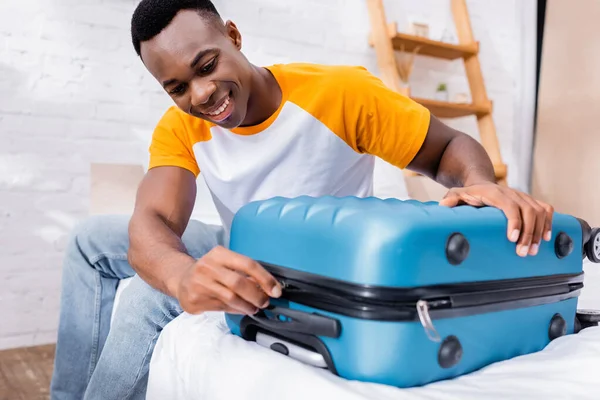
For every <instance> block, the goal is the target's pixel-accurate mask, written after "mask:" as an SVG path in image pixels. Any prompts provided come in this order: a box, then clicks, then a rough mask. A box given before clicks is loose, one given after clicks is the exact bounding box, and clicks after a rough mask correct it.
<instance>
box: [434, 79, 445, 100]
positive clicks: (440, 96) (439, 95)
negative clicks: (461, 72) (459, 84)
mask: <svg viewBox="0 0 600 400" xmlns="http://www.w3.org/2000/svg"><path fill="white" fill-rule="evenodd" d="M435 99H436V100H439V101H448V87H447V86H446V84H445V83H440V84H439V85H438V87H437V90H436V91H435Z"/></svg>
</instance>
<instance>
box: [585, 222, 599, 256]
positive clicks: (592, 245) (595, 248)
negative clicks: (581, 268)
mask: <svg viewBox="0 0 600 400" xmlns="http://www.w3.org/2000/svg"><path fill="white" fill-rule="evenodd" d="M585 254H586V256H587V258H588V260H590V261H591V262H593V263H600V228H594V229H592V233H591V235H590V238H589V240H588V241H587V243H586V244H585Z"/></svg>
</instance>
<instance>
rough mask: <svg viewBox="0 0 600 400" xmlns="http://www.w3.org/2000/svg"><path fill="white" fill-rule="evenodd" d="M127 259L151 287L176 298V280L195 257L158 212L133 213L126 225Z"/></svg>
mask: <svg viewBox="0 0 600 400" xmlns="http://www.w3.org/2000/svg"><path fill="white" fill-rule="evenodd" d="M129 240H130V243H129V252H128V259H129V263H130V264H131V266H132V267H133V269H134V270H135V271H136V272H137V273H138V275H140V277H141V278H142V279H143V280H145V281H146V282H147V283H148V284H149V285H150V286H152V287H154V288H156V289H157V290H160V291H161V292H163V293H166V294H167V295H169V296H171V297H176V292H177V282H178V281H179V280H178V279H177V277H178V276H180V274H181V273H183V272H184V268H185V267H186V266H190V265H191V264H193V263H194V262H195V261H196V260H195V259H194V258H193V257H191V256H190V255H188V254H187V252H186V249H185V246H184V245H183V242H182V241H181V239H180V238H179V236H177V234H176V233H175V232H174V231H173V230H172V229H171V228H170V227H169V226H168V225H167V222H166V221H165V220H164V219H163V218H161V217H160V216H159V215H157V214H151V213H147V214H134V216H133V217H132V219H131V222H130V224H129Z"/></svg>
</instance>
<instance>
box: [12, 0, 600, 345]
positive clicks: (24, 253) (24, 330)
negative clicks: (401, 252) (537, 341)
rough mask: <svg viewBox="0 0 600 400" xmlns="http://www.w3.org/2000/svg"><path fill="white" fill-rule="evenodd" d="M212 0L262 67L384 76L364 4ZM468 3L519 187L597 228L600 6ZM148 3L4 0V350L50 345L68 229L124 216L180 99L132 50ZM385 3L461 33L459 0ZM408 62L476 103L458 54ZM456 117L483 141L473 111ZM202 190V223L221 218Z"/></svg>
mask: <svg viewBox="0 0 600 400" xmlns="http://www.w3.org/2000/svg"><path fill="white" fill-rule="evenodd" d="M214 3H215V5H216V6H217V8H218V10H219V12H220V13H221V15H222V17H223V18H224V19H231V20H232V21H234V22H235V23H236V24H237V26H238V28H239V29H240V31H241V33H242V39H243V49H242V50H243V52H244V53H245V54H246V56H247V57H248V58H249V59H250V60H251V61H252V62H253V63H254V64H257V65H268V64H273V63H286V62H297V61H300V62H314V63H324V64H352V65H363V66H365V67H366V68H368V69H369V70H370V71H371V72H373V73H374V74H376V75H380V72H381V70H380V64H378V56H377V51H376V49H375V48H374V47H373V46H371V45H370V44H369V34H370V32H371V31H372V26H371V22H370V18H369V13H368V9H367V1H366V0H215V1H214ZM466 3H467V5H468V13H469V14H468V16H469V20H470V25H471V28H472V32H473V36H474V39H475V40H476V41H477V42H479V48H478V60H479V64H480V67H481V73H482V76H483V82H484V85H485V91H486V94H487V97H488V98H489V100H490V101H491V106H492V109H491V110H492V111H491V116H492V118H493V123H494V127H495V133H496V137H497V141H498V150H499V153H500V154H501V157H502V162H503V163H504V164H505V165H506V167H507V176H506V181H507V183H508V184H509V185H511V186H513V187H516V188H519V189H521V190H523V191H528V192H533V194H534V195H536V196H538V197H540V198H541V199H543V200H545V201H548V202H551V203H553V204H554V205H555V206H556V208H557V210H558V211H563V212H570V213H574V214H577V215H579V216H581V217H584V218H587V219H589V220H590V222H592V223H595V224H596V225H598V224H600V211H599V203H600V202H599V200H600V191H599V189H598V187H597V182H598V180H597V177H596V176H597V174H598V173H599V172H600V162H599V161H598V156H597V153H598V151H600V139H599V137H600V135H599V133H598V128H597V126H598V125H597V123H596V120H595V119H596V115H597V113H598V110H600V94H599V93H600V75H599V74H598V73H597V71H598V70H599V69H600V41H598V37H599V36H598V34H599V33H600V28H599V26H600V25H598V24H597V21H598V20H600V2H597V1H594V0H578V1H577V2H564V1H560V0H554V1H552V0H550V1H548V2H546V1H537V0H502V1H500V0H471V1H467V2H466ZM136 4H137V1H135V0H18V1H17V0H2V1H0V285H1V290H0V309H1V310H2V316H1V320H0V321H1V322H0V349H9V348H16V347H24V346H33V345H38V344H46V343H53V342H54V340H55V335H56V327H57V317H58V306H59V294H60V273H61V262H62V253H63V249H64V246H65V242H66V238H67V235H68V233H69V230H70V229H71V228H72V227H73V226H74V224H75V223H76V222H77V221H79V220H81V219H82V218H85V217H86V216H87V215H89V214H91V213H94V212H104V211H107V210H108V211H112V210H120V211H123V212H127V210H128V207H130V205H131V203H130V199H131V194H132V192H134V191H135V184H136V182H137V179H139V174H141V173H143V170H144V169H145V165H146V163H147V147H148V144H149V141H150V136H151V134H152V130H153V128H154V125H155V123H156V122H157V121H158V119H159V118H160V117H161V115H162V114H163V112H164V111H165V110H166V108H167V107H168V106H170V105H171V100H170V98H169V97H168V96H167V95H166V94H165V93H164V92H163V90H162V88H161V87H160V85H159V84H158V83H157V82H155V81H154V79H153V78H152V76H151V75H150V74H149V73H148V72H147V71H146V70H145V68H144V67H143V65H142V64H141V62H140V60H139V59H138V57H137V56H136V54H135V52H134V50H133V47H132V45H131V42H130V35H129V22H130V17H131V14H132V12H133V9H134V7H135V5H136ZM383 5H384V8H385V18H386V19H387V22H388V23H395V26H396V29H397V31H398V32H401V33H406V34H411V35H414V36H419V37H424V38H427V39H430V40H434V41H441V42H445V43H454V44H457V43H459V35H458V32H457V28H456V24H455V20H454V19H453V14H452V10H451V2H450V1H449V0H385V1H384V2H383ZM411 57H413V56H412V55H411V53H410V52H408V53H407V54H404V58H403V59H404V60H408V65H409V66H410V68H411V73H410V76H409V78H408V81H407V82H406V83H405V86H407V87H409V88H410V95H411V96H414V97H418V98H422V99H430V100H436V101H441V102H452V103H458V104H470V103H471V102H472V98H471V91H470V85H469V80H468V78H467V74H466V71H465V66H464V60H463V59H462V58H458V59H454V60H444V59H437V58H434V57H429V56H424V55H420V54H418V53H417V54H416V55H414V58H411ZM399 59H400V58H399ZM445 122H447V123H448V124H450V125H451V126H453V127H455V128H457V129H460V130H463V131H464V132H466V133H468V134H470V135H472V136H473V137H475V138H477V139H479V127H478V124H477V118H476V117H475V116H473V115H466V116H461V117H458V118H451V119H447V120H445ZM378 171H379V172H380V174H379V175H378V176H377V179H376V184H377V190H378V193H379V194H381V195H384V196H395V197H399V198H406V197H408V196H411V193H410V187H409V185H407V181H408V180H410V179H416V178H409V177H407V176H405V175H404V174H403V173H402V172H401V171H396V170H394V169H393V168H390V166H389V165H385V164H383V163H380V164H379V165H378ZM112 179H114V181H111V180H112ZM111 182H112V183H111ZM200 186H201V190H200V193H199V199H198V201H197V206H196V209H195V211H194V217H195V218H199V219H202V220H205V221H207V222H218V220H217V216H216V214H215V211H214V206H213V205H212V201H211V199H210V197H209V196H208V194H207V192H206V190H205V189H204V188H203V184H202V182H201V181H200ZM107 188H108V189H109V190H108V191H107ZM113 189H114V190H116V191H114V192H110V190H113ZM432 193H433V192H432ZM435 193H438V192H435ZM432 196H433V197H435V195H434V194H432Z"/></svg>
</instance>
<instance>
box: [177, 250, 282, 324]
mask: <svg viewBox="0 0 600 400" xmlns="http://www.w3.org/2000/svg"><path fill="white" fill-rule="evenodd" d="M175 279H176V281H175V282H173V283H174V289H175V290H174V292H175V296H176V297H177V299H178V300H179V304H180V305H181V307H182V308H183V310H184V311H186V312H188V313H190V314H199V313H202V312H205V311H225V312H228V313H234V314H246V315H247V314H255V313H257V312H258V310H259V309H261V308H265V307H267V306H268V305H269V296H270V297H274V298H277V297H279V296H281V285H280V284H279V282H277V280H275V278H274V277H273V276H272V275H271V274H270V273H269V272H267V271H266V270H265V269H264V268H263V267H262V266H261V265H260V264H259V263H257V262H256V261H254V260H252V259H250V258H248V257H246V256H244V255H241V254H238V253H235V252H233V251H231V250H228V249H226V248H224V247H222V246H217V247H215V248H213V249H212V250H211V251H209V252H208V253H206V255H204V257H202V258H200V259H199V260H197V261H196V262H194V263H192V264H191V265H189V266H188V267H186V268H185V270H184V271H183V273H182V274H181V275H178V277H176V278H175Z"/></svg>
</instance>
